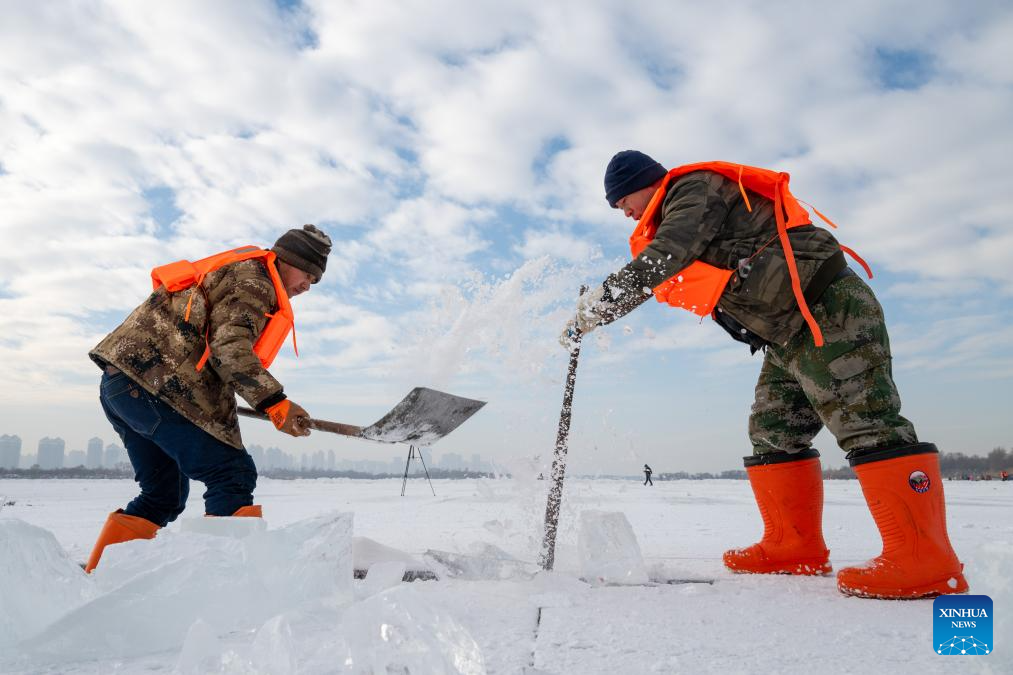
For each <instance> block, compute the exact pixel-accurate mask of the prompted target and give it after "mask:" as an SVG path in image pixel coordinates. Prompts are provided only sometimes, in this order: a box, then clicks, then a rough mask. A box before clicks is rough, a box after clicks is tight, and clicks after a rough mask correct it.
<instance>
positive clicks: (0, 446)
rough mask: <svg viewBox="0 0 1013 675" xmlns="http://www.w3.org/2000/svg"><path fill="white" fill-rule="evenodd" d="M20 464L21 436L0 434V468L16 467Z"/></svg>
mask: <svg viewBox="0 0 1013 675" xmlns="http://www.w3.org/2000/svg"><path fill="white" fill-rule="evenodd" d="M20 464H21V437H20V436H8V435H7V434H4V435H3V436H0V469H16V468H18V465H20Z"/></svg>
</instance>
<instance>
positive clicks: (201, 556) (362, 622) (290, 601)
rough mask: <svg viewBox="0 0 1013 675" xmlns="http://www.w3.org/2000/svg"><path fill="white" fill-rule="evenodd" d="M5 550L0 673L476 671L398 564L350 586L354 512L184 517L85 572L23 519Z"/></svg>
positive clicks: (461, 631)
mask: <svg viewBox="0 0 1013 675" xmlns="http://www.w3.org/2000/svg"><path fill="white" fill-rule="evenodd" d="M357 543H358V544H359V548H362V546H364V545H367V544H368V543H369V542H368V541H366V542H363V541H361V540H360V541H359V542H357ZM373 548H375V546H374V547H373ZM0 550H3V551H4V552H5V553H4V555H3V556H0V601H2V603H0V604H2V605H3V608H4V611H3V612H2V613H0V671H4V672H8V671H17V670H34V669H44V668H53V667H56V668H59V665H60V664H67V663H71V662H75V663H80V662H81V661H82V660H95V661H96V662H99V663H101V662H102V661H104V660H110V659H115V660H118V661H120V662H122V660H127V661H128V662H129V660H130V659H139V658H142V657H144V656H146V655H152V654H163V655H164V654H166V653H168V654H173V653H174V654H176V655H177V656H175V657H174V659H175V662H176V667H175V672H178V673H248V674H255V673H275V674H277V673H282V674H284V673H298V672H333V673H350V674H356V675H358V674H360V673H373V672H382V673H386V672H398V673H402V672H403V673H475V674H477V673H483V672H485V666H484V663H483V659H482V654H481V652H480V650H479V647H478V645H477V644H476V642H475V640H474V639H472V637H471V636H470V635H469V634H468V631H467V630H466V629H465V628H464V627H462V626H461V625H460V624H459V623H458V622H457V621H456V620H455V619H454V618H453V617H451V616H449V615H447V614H445V613H441V612H438V611H436V610H434V609H432V608H430V607H429V606H427V604H426V603H425V602H423V601H422V600H420V599H419V597H418V596H417V594H416V592H415V591H414V590H413V589H412V588H411V587H408V586H404V585H400V584H399V580H400V575H401V574H402V573H403V571H404V567H405V562H404V561H397V560H393V561H373V562H374V564H373V565H372V567H371V568H370V571H369V574H368V575H367V577H366V580H365V582H364V583H361V584H358V588H355V587H353V558H354V556H353V537H352V514H350V513H330V514H326V515H322V516H318V517H315V518H311V519H308V520H303V521H300V522H297V523H294V524H292V525H289V526H286V527H282V528H278V529H268V528H267V527H266V525H265V523H264V521H262V520H259V519H239V518H221V519H192V520H184V521H182V522H181V523H180V526H179V527H178V528H169V529H164V530H161V531H160V532H159V534H158V536H157V537H155V539H153V540H150V541H149V540H138V541H132V542H127V543H124V544H119V545H116V546H111V547H109V548H108V549H106V552H105V554H104V556H103V559H102V563H101V565H100V566H99V568H98V569H97V570H96V571H95V573H94V574H92V575H90V576H89V575H86V574H84V572H83V571H82V570H81V568H80V566H79V565H78V564H77V563H76V562H75V561H73V560H71V559H70V558H69V557H68V556H67V554H66V552H65V551H64V550H63V549H62V548H61V547H60V545H59V543H58V542H57V541H56V539H55V538H54V537H53V535H52V534H51V533H49V532H48V531H46V530H44V529H41V528H38V527H35V526H33V525H29V524H28V523H25V522H22V521H19V520H15V519H9V520H2V521H0Z"/></svg>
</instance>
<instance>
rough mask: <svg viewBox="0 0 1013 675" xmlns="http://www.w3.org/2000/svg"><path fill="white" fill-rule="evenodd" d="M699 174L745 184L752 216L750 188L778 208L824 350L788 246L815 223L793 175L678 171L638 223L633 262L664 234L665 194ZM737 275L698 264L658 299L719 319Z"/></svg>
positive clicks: (709, 166) (805, 308) (798, 292)
mask: <svg viewBox="0 0 1013 675" xmlns="http://www.w3.org/2000/svg"><path fill="white" fill-rule="evenodd" d="M693 171H713V172H714V173H717V174H720V175H722V176H724V177H725V178H728V179H729V180H733V181H736V182H737V183H738V184H739V190H740V191H741V193H742V199H743V200H744V201H745V203H746V208H747V209H748V210H749V211H752V210H753V207H752V205H750V203H749V197H748V196H747V195H746V188H749V189H750V190H752V191H753V192H755V193H757V194H759V195H762V196H764V197H766V198H768V199H770V200H771V201H773V202H774V217H775V219H776V220H777V236H778V238H779V239H780V241H781V246H782V248H783V249H784V257H785V261H786V262H787V264H788V275H789V276H790V278H791V288H792V291H793V292H794V294H795V300H796V301H797V302H798V307H799V311H801V312H802V316H803V318H805V321H806V323H807V324H808V325H809V330H811V331H812V334H813V341H814V342H815V344H816V346H817V347H822V346H823V334H822V332H821V331H820V327H819V325H818V324H817V323H816V320H815V319H814V318H813V316H812V313H811V312H810V311H809V305H808V304H807V303H806V301H805V296H804V295H803V290H802V283H801V281H800V280H799V276H798V267H797V266H796V265H795V255H794V254H793V253H792V250H791V243H790V242H789V240H788V230H789V229H791V228H793V227H798V226H800V225H808V224H810V223H812V220H810V218H809V212H808V211H807V210H806V209H805V208H803V207H802V205H801V204H799V200H798V199H796V198H795V196H794V195H792V194H791V192H790V191H789V190H788V179H789V176H788V174H787V173H784V172H779V171H771V170H770V169H760V168H757V167H755V166H745V165H743V164H732V163H730V162H699V163H697V164H686V165H684V166H678V167H676V168H674V169H672V170H671V171H669V172H668V174H667V175H666V176H665V178H664V179H663V180H662V181H661V187H659V188H658V190H657V191H656V192H655V193H654V196H653V197H651V201H650V202H648V204H647V208H646V209H645V210H644V213H643V215H642V216H641V217H640V220H639V221H638V222H637V226H636V228H635V229H634V230H633V234H631V235H630V251H631V252H632V254H633V257H634V258H636V257H637V256H638V255H640V253H641V252H642V251H643V250H644V249H645V248H647V245H648V244H650V243H651V241H652V240H653V239H654V235H655V234H656V233H657V231H658V222H657V220H658V219H657V215H658V210H659V208H660V207H661V203H662V202H663V201H664V199H665V194H666V193H667V192H668V186H669V185H670V184H671V182H672V181H673V180H675V179H676V178H679V177H680V176H684V175H685V174H687V173H691V172H693ZM813 211H815V212H816V215H818V216H819V217H820V218H822V219H823V220H824V221H825V222H826V223H827V224H828V225H830V226H831V227H834V228H836V227H837V226H836V225H834V224H833V223H832V222H830V220H828V219H827V217H826V216H824V215H823V214H822V213H820V212H819V211H817V210H816V209H815V208H813ZM841 250H842V251H844V252H845V253H847V254H849V255H850V256H851V257H853V258H854V259H855V260H857V261H858V262H859V263H861V265H862V267H864V268H865V271H866V272H867V273H868V275H869V278H870V279H871V278H872V270H870V269H869V266H868V265H867V264H866V263H865V261H864V260H862V259H861V258H859V257H858V255H857V254H855V252H854V251H852V250H851V249H849V248H848V247H846V246H841ZM733 271H734V270H726V269H721V268H720V267H715V266H713V265H708V264H707V263H705V262H702V261H700V260H695V261H693V262H692V263H690V264H689V265H688V266H686V267H685V268H683V269H682V270H680V271H679V272H678V273H676V274H675V276H673V277H671V278H670V279H667V280H665V281H663V282H661V283H660V284H658V285H657V286H656V287H655V288H654V296H655V297H656V298H657V299H658V302H667V303H668V304H670V305H672V306H673V307H681V308H683V309H687V310H689V311H691V312H693V313H694V314H697V315H699V316H707V315H708V314H711V313H713V311H714V308H715V307H716V306H717V303H718V300H719V299H720V298H721V295H722V294H723V293H724V292H725V287H726V286H727V285H728V280H729V279H730V278H731V276H732V273H733Z"/></svg>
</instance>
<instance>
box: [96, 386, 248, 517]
mask: <svg viewBox="0 0 1013 675" xmlns="http://www.w3.org/2000/svg"><path fill="white" fill-rule="evenodd" d="M99 401H100V402H101V403H102V409H103V410H104V411H105V413H106V417H108V418H109V421H110V422H111V423H112V425H113V429H115V430H116V433H117V434H119V436H120V438H121V439H122V440H123V445H124V447H125V448H126V450H127V455H128V456H129V457H130V463H131V464H132V465H133V467H134V480H135V481H137V482H138V483H140V486H141V494H139V495H138V496H137V497H135V498H134V499H133V501H131V502H130V503H129V504H127V507H126V508H125V509H124V512H125V513H127V514H128V515H131V516H138V517H140V518H144V519H145V520H150V521H151V522H153V523H155V524H156V525H158V526H160V527H165V525H166V524H167V523H169V522H171V521H173V520H175V519H176V517H177V516H178V515H179V514H180V513H182V512H183V509H184V508H185V507H186V498H187V496H188V495H189V494H190V482H189V479H191V478H192V479H193V480H198V481H200V482H202V483H204V485H205V487H207V491H206V492H205V493H204V511H205V513H207V514H209V515H212V516H231V515H232V514H233V513H235V512H236V511H237V510H238V509H239V508H240V507H243V506H249V505H250V504H253V490H254V488H255V487H256V486H257V467H256V466H255V465H254V463H253V458H252V457H250V455H249V453H247V452H246V450H241V449H240V450H237V449H236V448H234V447H232V446H231V445H228V444H226V443H223V442H222V441H220V440H218V439H217V438H215V437H214V436H212V435H211V434H209V433H207V432H206V431H204V430H203V429H201V428H200V427H198V426H197V425H195V424H194V423H193V422H191V421H189V420H188V419H186V418H185V417H183V416H182V415H180V414H179V413H178V412H176V411H175V410H173V409H172V408H171V407H170V406H169V405H167V404H166V403H163V402H162V401H161V400H159V399H158V398H156V397H155V396H152V395H151V394H149V393H148V392H146V391H145V390H144V389H142V388H141V387H140V386H138V385H137V384H136V383H134V382H133V381H132V380H131V379H130V378H128V377H127V376H126V375H124V374H123V373H117V374H115V375H109V374H108V373H103V374H102V384H101V386H100V387H99Z"/></svg>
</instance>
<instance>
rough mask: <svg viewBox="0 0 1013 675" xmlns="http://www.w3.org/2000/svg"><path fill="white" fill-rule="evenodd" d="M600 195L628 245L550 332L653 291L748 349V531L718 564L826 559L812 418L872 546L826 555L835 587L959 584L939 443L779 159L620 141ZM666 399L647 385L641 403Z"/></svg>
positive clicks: (574, 328)
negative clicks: (756, 365)
mask: <svg viewBox="0 0 1013 675" xmlns="http://www.w3.org/2000/svg"><path fill="white" fill-rule="evenodd" d="M605 198H606V200H607V201H608V203H609V206H611V207H612V208H615V209H619V210H620V212H621V213H623V214H624V215H625V216H626V217H628V218H632V219H634V220H636V221H637V225H636V227H635V228H634V230H633V232H632V234H631V235H630V239H629V241H630V252H631V255H632V259H631V260H630V262H629V263H627V264H626V265H624V266H623V267H622V268H621V269H619V270H616V271H615V272H614V273H613V274H611V275H609V276H608V277H607V278H606V279H605V281H604V282H603V283H602V284H601V285H599V286H598V287H597V288H594V289H592V290H590V291H589V292H587V293H584V294H583V295H582V296H581V297H580V299H579V300H578V305H577V311H576V314H575V316H574V318H573V319H571V320H570V321H569V322H568V324H567V325H566V327H565V328H564V330H563V334H562V335H561V336H560V342H562V343H563V345H564V346H565V347H567V348H568V349H572V346H573V344H574V338H575V337H577V336H579V335H583V334H586V333H588V332H589V331H592V330H595V329H596V328H598V327H599V326H604V325H606V324H609V323H612V322H613V321H616V320H617V319H619V318H621V317H623V316H625V315H626V314H628V313H629V312H631V311H633V310H635V309H636V308H637V307H639V306H640V305H642V304H643V303H644V302H646V301H647V300H648V299H649V298H651V297H654V298H655V299H656V300H657V301H658V302H664V303H667V304H668V305H670V306H672V307H676V308H682V309H685V310H688V311H690V312H693V313H694V314H696V315H697V316H700V317H711V318H712V319H714V321H715V322H716V323H717V324H718V325H720V326H721V327H722V328H723V329H725V330H726V331H727V332H728V333H729V334H730V335H731V336H732V337H733V338H734V339H736V340H738V341H740V342H744V343H745V344H746V345H747V346H748V347H749V348H750V350H751V351H752V352H754V353H755V352H757V351H762V352H763V356H764V358H763V364H762V367H761V368H760V376H759V380H758V381H757V384H756V388H755V397H754V402H753V407H752V414H751V415H750V418H749V441H750V443H751V445H752V450H753V453H752V455H751V456H749V457H746V458H745V460H744V463H745V467H746V473H747V474H748V476H749V482H750V485H751V486H752V488H753V493H754V495H755V497H756V502H757V506H758V508H759V511H760V513H761V514H762V516H763V522H764V533H763V537H762V539H761V540H760V541H759V542H757V543H756V544H753V545H752V546H749V547H747V548H743V549H733V550H730V551H727V552H726V553H725V555H724V563H725V566H726V567H728V568H729V569H730V570H732V571H733V572H749V573H755V574H829V573H830V572H831V570H832V567H831V564H830V551H829V550H828V549H827V546H826V543H825V541H824V539H823V476H822V473H821V470H820V460H819V456H820V453H819V452H818V451H817V450H816V449H815V448H813V447H812V440H813V437H814V436H816V434H817V433H819V431H820V430H821V429H822V428H823V427H824V426H826V427H827V428H828V429H829V430H830V432H831V433H832V434H833V435H834V437H835V438H836V440H837V443H838V445H839V446H840V447H841V449H843V450H844V451H845V452H847V453H848V454H847V458H848V460H849V461H850V463H851V466H852V467H853V468H854V470H855V473H856V474H857V476H858V480H859V483H861V487H862V492H863V494H864V495H865V498H866V501H867V503H868V505H869V508H870V509H871V511H872V515H873V518H874V520H875V522H876V524H877V526H878V527H879V530H880V534H881V535H882V538H883V552H882V553H881V554H880V555H878V556H877V557H875V558H874V559H873V560H871V561H870V562H868V563H867V564H864V565H858V566H854V567H847V568H845V569H843V570H841V571H840V572H839V573H838V575H837V588H838V589H839V590H840V591H841V592H842V593H845V594H848V595H856V596H863V597H876V598H919V597H923V596H931V595H940V594H944V593H966V592H967V589H968V586H967V581H966V580H965V579H964V575H963V573H962V572H961V570H962V568H963V565H961V563H960V560H959V559H958V558H957V555H956V553H955V552H954V551H953V547H952V546H951V545H950V540H949V537H948V536H947V532H946V518H945V502H944V498H943V484H942V480H941V477H940V473H939V455H938V452H939V451H938V450H937V448H936V446H935V445H933V444H932V443H925V442H920V441H919V439H918V436H917V434H916V433H915V429H914V426H913V425H912V424H911V422H909V421H908V420H906V419H905V418H904V417H902V416H901V414H900V395H899V394H898V393H897V387H896V385H895V384H894V380H893V374H892V372H891V363H892V362H891V356H890V341H889V338H888V337H887V330H886V323H885V320H884V318H883V309H882V307H881V306H880V304H879V301H878V300H877V299H876V296H875V294H874V293H873V291H872V289H871V288H869V286H868V285H867V284H866V283H865V282H864V281H863V280H862V279H861V278H860V277H859V276H858V275H857V274H855V273H854V272H853V271H852V270H851V269H850V268H849V267H848V263H847V261H846V259H845V257H844V254H845V253H851V254H852V256H853V257H855V258H856V259H857V256H854V254H853V252H852V251H851V250H850V249H848V248H847V247H846V246H842V245H841V244H840V243H839V242H838V241H837V239H835V238H834V236H833V235H832V234H831V233H830V232H829V231H828V230H826V229H824V228H822V227H817V226H816V225H814V224H813V222H812V219H811V218H810V215H809V211H808V210H807V209H806V208H804V207H803V205H802V204H801V203H800V202H799V201H798V200H797V199H795V197H794V196H792V194H791V191H790V190H789V189H788V174H786V173H783V172H780V171H771V170H768V169H761V168H758V167H753V166H745V165H742V164H733V163H729V162H702V163H698V164H687V165H684V166H679V167H676V168H674V169H666V168H665V167H663V166H662V165H661V164H659V163H658V162H656V161H654V160H653V159H651V158H650V157H648V156H647V155H645V154H644V153H642V152H638V151H636V150H624V151H622V152H619V153H618V154H616V155H615V156H614V157H613V158H612V160H611V161H610V162H609V164H608V167H607V168H606V170H605ZM824 220H826V219H825V218H824ZM827 222H829V221H827ZM859 262H861V260H859ZM861 264H862V265H863V266H865V263H864V262H863V263H861ZM866 267H867V266H866ZM869 275H870V277H871V271H870V272H869ZM670 405H672V399H670V398H667V397H666V398H661V399H659V400H657V401H655V403H654V407H653V410H652V412H654V413H655V414H659V415H663V414H664V413H663V411H664V410H665V409H666V408H667V407H668V406H670Z"/></svg>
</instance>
